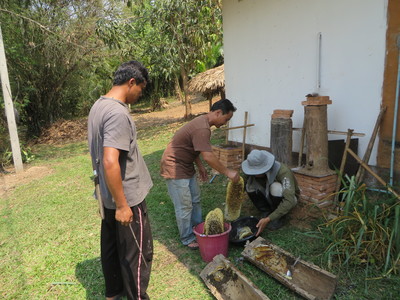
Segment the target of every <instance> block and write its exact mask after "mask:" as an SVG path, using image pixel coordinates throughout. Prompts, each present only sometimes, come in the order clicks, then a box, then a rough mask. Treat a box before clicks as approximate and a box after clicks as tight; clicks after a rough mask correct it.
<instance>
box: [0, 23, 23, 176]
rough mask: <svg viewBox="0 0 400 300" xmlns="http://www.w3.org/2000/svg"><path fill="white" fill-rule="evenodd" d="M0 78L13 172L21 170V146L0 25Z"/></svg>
mask: <svg viewBox="0 0 400 300" xmlns="http://www.w3.org/2000/svg"><path fill="white" fill-rule="evenodd" d="M0 79H1V88H2V90H3V97H4V105H5V110H6V117H7V124H8V130H9V133H10V140H11V151H12V154H13V161H14V168H15V172H17V173H18V172H20V171H23V169H24V168H23V164H22V158H21V147H20V145H19V138H18V131H17V124H16V123H15V115H14V105H13V103H12V97H11V87H10V82H9V79H8V70H7V62H6V54H5V50H4V43H3V35H2V33H1V26H0Z"/></svg>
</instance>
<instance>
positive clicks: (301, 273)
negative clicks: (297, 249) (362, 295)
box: [242, 237, 337, 300]
mask: <svg viewBox="0 0 400 300" xmlns="http://www.w3.org/2000/svg"><path fill="white" fill-rule="evenodd" d="M242 255H243V257H245V258H246V259H247V260H248V261H250V262H251V263H252V264H254V265H256V266H257V267H259V268H260V269H261V270H263V271H265V272H266V273H268V274H269V275H270V276H272V277H273V278H275V279H276V280H278V281H279V282H281V283H282V284H283V285H285V286H286V287H288V288H289V289H291V290H293V291H295V292H296V293H298V294H300V295H301V296H303V297H304V298H306V299H312V300H317V299H318V300H322V299H331V297H332V296H333V294H334V292H335V288H336V284H337V278H336V276H335V275H333V274H332V273H330V272H327V271H325V270H323V269H321V268H319V267H318V266H316V265H314V264H311V263H309V262H306V261H304V260H301V259H299V258H296V257H294V256H293V255H291V254H290V253H288V252H286V251H285V250H283V249H281V248H279V247H278V246H276V245H274V244H272V243H271V242H269V241H266V240H265V239H263V238H261V237H258V238H257V239H256V240H254V241H253V242H251V243H250V244H249V245H247V246H246V247H245V249H244V251H243V252H242ZM296 261H297V262H296ZM288 271H289V272H288Z"/></svg>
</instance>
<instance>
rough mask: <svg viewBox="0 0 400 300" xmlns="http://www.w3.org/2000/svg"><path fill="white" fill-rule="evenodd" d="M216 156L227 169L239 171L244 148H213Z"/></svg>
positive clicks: (224, 146)
mask: <svg viewBox="0 0 400 300" xmlns="http://www.w3.org/2000/svg"><path fill="white" fill-rule="evenodd" d="M212 149H213V153H214V155H215V156H216V157H217V158H218V159H219V161H220V162H221V163H222V164H223V165H224V166H225V167H227V168H229V169H234V170H239V169H240V167H241V163H242V148H241V147H238V146H234V145H219V146H212Z"/></svg>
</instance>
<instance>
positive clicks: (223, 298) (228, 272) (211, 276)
mask: <svg viewBox="0 0 400 300" xmlns="http://www.w3.org/2000/svg"><path fill="white" fill-rule="evenodd" d="M200 277H201V278H202V279H203V281H204V282H205V284H206V285H207V287H208V288H209V289H210V291H211V293H212V294H213V295H214V296H215V298H216V299H218V300H228V299H229V300H245V299H251V300H269V298H268V297H267V296H266V295H265V294H264V293H263V292H262V291H261V290H260V289H259V288H258V287H257V286H256V285H255V284H254V283H253V282H251V281H250V280H249V279H248V278H247V277H246V276H245V275H244V274H243V273H242V272H240V271H239V270H238V269H237V268H236V267H235V266H234V265H233V264H232V263H231V262H230V261H229V260H227V259H226V258H225V257H224V256H223V255H222V254H218V255H217V256H215V257H214V258H213V261H212V262H210V263H209V264H208V265H207V266H206V267H205V268H204V269H203V271H201V273H200Z"/></svg>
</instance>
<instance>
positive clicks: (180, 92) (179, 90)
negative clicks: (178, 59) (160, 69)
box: [175, 76, 185, 104]
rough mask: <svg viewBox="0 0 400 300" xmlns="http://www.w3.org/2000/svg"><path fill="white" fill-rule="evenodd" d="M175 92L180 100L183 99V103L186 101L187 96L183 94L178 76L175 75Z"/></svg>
mask: <svg viewBox="0 0 400 300" xmlns="http://www.w3.org/2000/svg"><path fill="white" fill-rule="evenodd" d="M175 94H176V97H177V98H178V99H179V101H181V103H182V104H183V103H184V102H185V98H184V97H183V95H182V91H181V87H180V84H179V78H178V76H175Z"/></svg>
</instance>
